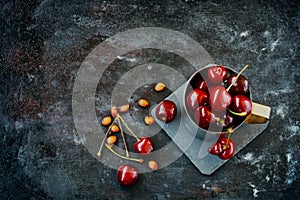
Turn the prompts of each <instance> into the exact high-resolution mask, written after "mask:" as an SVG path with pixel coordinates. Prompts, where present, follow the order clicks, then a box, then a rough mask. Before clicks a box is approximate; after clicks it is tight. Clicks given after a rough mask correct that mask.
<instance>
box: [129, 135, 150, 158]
mask: <svg viewBox="0 0 300 200" xmlns="http://www.w3.org/2000/svg"><path fill="white" fill-rule="evenodd" d="M133 147H134V150H135V151H136V152H137V153H140V154H144V155H149V154H150V152H151V151H153V144H152V141H151V139H150V138H148V137H142V138H140V140H139V141H138V142H136V143H135V144H134V145H133Z"/></svg>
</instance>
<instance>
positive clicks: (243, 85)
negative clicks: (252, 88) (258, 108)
mask: <svg viewBox="0 0 300 200" xmlns="http://www.w3.org/2000/svg"><path fill="white" fill-rule="evenodd" d="M236 76H237V74H232V75H231V76H229V77H228V79H227V83H228V85H230V84H232V83H233V84H232V86H231V88H230V90H229V93H230V94H246V93H247V92H249V81H248V79H247V78H246V77H244V76H243V75H240V76H239V77H238V78H237V80H236V78H235V77H236Z"/></svg>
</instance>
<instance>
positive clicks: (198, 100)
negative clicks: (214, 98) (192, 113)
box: [186, 89, 208, 109]
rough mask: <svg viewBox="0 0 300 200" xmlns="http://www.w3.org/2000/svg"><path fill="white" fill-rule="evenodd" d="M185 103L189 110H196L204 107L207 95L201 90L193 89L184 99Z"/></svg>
mask: <svg viewBox="0 0 300 200" xmlns="http://www.w3.org/2000/svg"><path fill="white" fill-rule="evenodd" d="M186 103H187V105H188V107H189V108H191V109H197V108H198V107H199V106H202V105H206V104H207V103H208V94H207V92H205V91H203V90H200V89H194V90H192V91H191V92H190V93H189V95H188V96H187V97H186Z"/></svg>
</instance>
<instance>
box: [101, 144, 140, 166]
mask: <svg viewBox="0 0 300 200" xmlns="http://www.w3.org/2000/svg"><path fill="white" fill-rule="evenodd" d="M105 146H106V148H107V149H108V150H110V151H111V152H112V153H113V154H115V155H116V156H118V157H119V158H123V159H125V160H131V161H135V162H139V163H143V162H144V160H143V159H138V158H129V157H125V156H122V155H120V154H119V153H117V152H116V151H115V150H113V148H112V146H113V145H109V144H105Z"/></svg>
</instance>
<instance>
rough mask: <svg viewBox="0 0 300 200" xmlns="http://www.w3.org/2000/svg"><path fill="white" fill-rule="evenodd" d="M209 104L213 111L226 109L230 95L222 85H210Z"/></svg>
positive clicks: (229, 101) (229, 102)
mask: <svg viewBox="0 0 300 200" xmlns="http://www.w3.org/2000/svg"><path fill="white" fill-rule="evenodd" d="M209 95H210V96H209V104H210V106H211V109H212V110H214V111H217V112H218V111H223V110H226V109H227V108H228V107H229V105H230V104H231V100H232V98H231V95H230V94H229V93H228V92H227V91H226V89H225V87H223V86H215V87H212V88H211V90H210V91H209Z"/></svg>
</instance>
